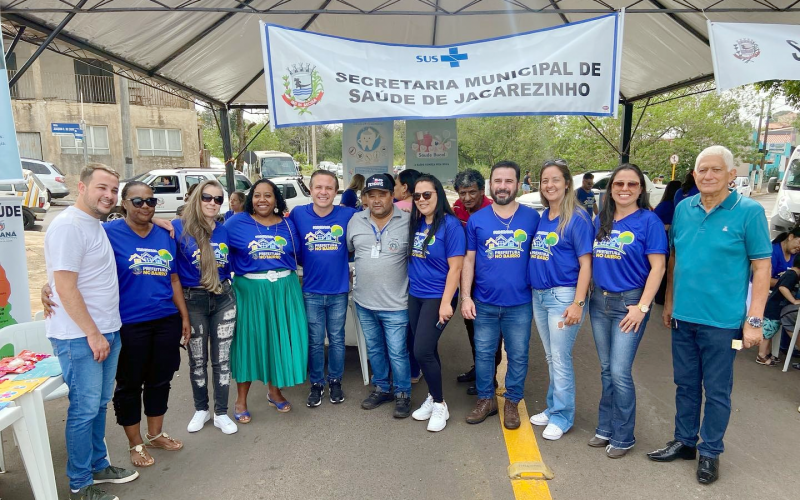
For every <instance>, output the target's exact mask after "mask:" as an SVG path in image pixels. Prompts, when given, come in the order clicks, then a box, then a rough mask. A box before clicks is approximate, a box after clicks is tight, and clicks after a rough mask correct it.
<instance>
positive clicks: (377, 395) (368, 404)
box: [361, 389, 394, 410]
mask: <svg viewBox="0 0 800 500" xmlns="http://www.w3.org/2000/svg"><path fill="white" fill-rule="evenodd" d="M392 399H394V396H392V393H391V392H381V391H380V390H378V389H375V390H374V391H372V393H370V395H369V396H367V399H365V400H364V401H362V402H361V407H362V408H364V409H365V410H374V409H375V408H377V407H379V406H380V405H382V404H383V403H385V402H387V401H391V400H392Z"/></svg>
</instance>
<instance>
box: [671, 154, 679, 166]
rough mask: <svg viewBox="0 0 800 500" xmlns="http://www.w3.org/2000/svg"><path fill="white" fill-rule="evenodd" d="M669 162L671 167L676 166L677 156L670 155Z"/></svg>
mask: <svg viewBox="0 0 800 500" xmlns="http://www.w3.org/2000/svg"><path fill="white" fill-rule="evenodd" d="M669 162H670V163H671V164H673V165H677V164H678V155H672V156H670V157H669Z"/></svg>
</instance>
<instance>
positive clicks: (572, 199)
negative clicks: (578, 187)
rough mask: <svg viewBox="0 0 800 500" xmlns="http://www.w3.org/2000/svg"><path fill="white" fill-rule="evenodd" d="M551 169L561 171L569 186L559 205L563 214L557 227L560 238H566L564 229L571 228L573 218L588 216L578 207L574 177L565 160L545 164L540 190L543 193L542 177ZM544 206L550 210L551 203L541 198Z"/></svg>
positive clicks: (560, 215)
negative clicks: (573, 182) (576, 215)
mask: <svg viewBox="0 0 800 500" xmlns="http://www.w3.org/2000/svg"><path fill="white" fill-rule="evenodd" d="M550 167H555V168H557V169H558V170H559V171H561V175H563V176H564V182H565V183H566V185H567V189H566V193H564V199H562V200H561V203H560V204H559V210H560V212H561V213H559V215H558V226H556V232H558V235H559V236H564V229H566V227H567V226H569V223H570V221H571V220H572V217H573V216H574V215H575V214H576V213H577V214H578V216H579V217H586V216H588V214H587V212H586V210H584V209H583V208H581V207H580V206H579V205H578V198H577V197H576V196H575V186H573V185H572V175H571V174H570V173H569V167H568V166H567V162H566V161H564V160H557V161H552V162H550V161H548V162H545V164H544V166H543V167H542V169H541V170H540V171H539V189H540V192H541V189H542V187H541V186H542V176H543V175H544V171H545V170H547V169H548V168H550ZM540 198H541V201H542V205H544V206H545V207H547V208H550V202H549V201H547V198H545V197H544V196H541V197H540Z"/></svg>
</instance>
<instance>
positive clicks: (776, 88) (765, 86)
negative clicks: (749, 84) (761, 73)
mask: <svg viewBox="0 0 800 500" xmlns="http://www.w3.org/2000/svg"><path fill="white" fill-rule="evenodd" d="M755 87H756V88H757V89H758V90H762V91H764V92H769V93H771V94H773V95H780V96H783V97H784V98H786V104H788V105H790V106H793V107H800V80H767V81H765V82H758V83H756V84H755Z"/></svg>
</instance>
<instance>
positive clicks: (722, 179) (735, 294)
mask: <svg viewBox="0 0 800 500" xmlns="http://www.w3.org/2000/svg"><path fill="white" fill-rule="evenodd" d="M694 178H695V180H696V182H697V187H698V189H699V190H700V194H696V195H694V196H692V197H691V198H688V199H687V200H686V202H685V203H681V204H679V205H678V206H676V207H675V217H674V219H673V222H672V227H671V228H670V243H671V246H672V256H671V258H670V262H669V273H668V278H667V295H666V300H665V303H664V313H663V319H664V324H665V326H667V327H670V326H671V327H672V367H673V370H674V372H675V373H674V379H675V385H676V386H677V390H676V393H675V407H676V414H675V439H674V440H672V441H670V442H669V443H667V446H666V447H665V448H662V449H660V450H656V451H654V452H651V453H648V454H647V456H648V457H649V458H650V459H651V460H654V461H657V462H671V461H673V460H675V459H678V458H681V459H684V460H694V458H695V456H696V454H697V451H700V460H699V463H698V466H697V480H698V482H700V483H701V484H711V483H713V482H714V481H716V480H717V478H718V477H719V455H720V454H721V453H722V451H723V450H724V446H723V444H722V438H723V437H724V436H725V430H726V429H727V427H728V421H729V420H730V416H731V391H732V390H733V361H734V358H735V357H736V350H735V349H734V345H733V344H734V342H733V341H737V343H738V341H739V340H741V341H742V344H743V347H744V348H749V347H752V346H757V345H758V344H759V343H760V342H761V338H762V332H761V323H762V315H763V313H764V305H765V304H766V301H767V295H768V293H769V277H770V256H771V254H772V247H771V244H770V240H769V231H768V229H767V219H766V217H765V215H764V209H763V208H762V207H761V205H759V204H758V203H757V202H755V201H753V200H751V199H750V198H745V197H743V196H742V195H741V194H739V193H737V192H736V190H733V191H731V190H729V189H728V183H729V182H730V181H731V180H733V179H735V178H736V169H735V168H734V167H733V155H732V154H731V152H730V151H729V150H728V149H726V148H724V147H722V146H711V147H709V148H706V149H704V150H703V151H702V152H701V153H700V154H699V155H698V157H697V160H696V161H695V167H694ZM751 266H752V270H753V293H752V299H751V302H750V308H749V310H747V311H746V310H745V309H746V299H747V284H748V279H749V277H750V269H751ZM704 389H705V396H706V403H705V408H704V415H703V422H702V426H701V425H700V406H701V403H702V401H703V390H704ZM698 431H699V433H700V438H702V442H701V443H700V444H699V445H698V444H697V442H698V436H697V434H698Z"/></svg>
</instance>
